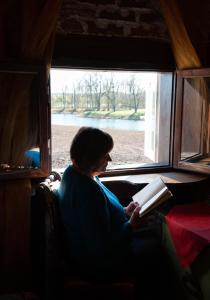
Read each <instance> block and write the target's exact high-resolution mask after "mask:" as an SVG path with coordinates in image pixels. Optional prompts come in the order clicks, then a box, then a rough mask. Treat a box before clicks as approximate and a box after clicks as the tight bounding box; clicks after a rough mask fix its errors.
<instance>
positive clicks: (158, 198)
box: [139, 187, 172, 216]
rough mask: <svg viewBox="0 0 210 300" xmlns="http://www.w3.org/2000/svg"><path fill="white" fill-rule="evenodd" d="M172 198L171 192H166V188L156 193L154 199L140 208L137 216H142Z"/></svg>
mask: <svg viewBox="0 0 210 300" xmlns="http://www.w3.org/2000/svg"><path fill="white" fill-rule="evenodd" d="M171 196H172V194H171V192H170V191H169V190H168V188H167V187H165V188H163V189H162V190H161V191H160V192H159V193H157V194H156V195H155V196H154V197H152V198H151V199H150V200H148V201H147V202H146V203H145V204H144V205H143V206H142V207H141V210H140V212H139V215H140V216H142V215H144V214H145V212H149V211H150V210H151V209H153V208H154V207H156V206H158V205H160V204H161V203H163V202H164V201H166V200H167V199H169V198H170V197H171Z"/></svg>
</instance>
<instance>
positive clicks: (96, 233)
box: [59, 127, 162, 298]
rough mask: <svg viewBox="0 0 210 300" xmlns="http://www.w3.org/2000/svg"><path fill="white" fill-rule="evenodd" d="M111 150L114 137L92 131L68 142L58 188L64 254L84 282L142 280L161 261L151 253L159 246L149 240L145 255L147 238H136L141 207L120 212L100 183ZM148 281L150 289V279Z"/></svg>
mask: <svg viewBox="0 0 210 300" xmlns="http://www.w3.org/2000/svg"><path fill="white" fill-rule="evenodd" d="M112 148H113V139H112V137H111V136H110V135H109V134H108V133H105V132H103V131H101V130H100V129H97V128H92V127H82V128H81V129H80V130H79V131H78V133H77V134H76V136H75V137H74V139H73V141H72V145H71V149H70V156H71V160H72V165H70V166H69V167H67V169H66V170H65V172H64V174H63V177H62V181H61V185H60V188H59V206H60V212H61V218H62V222H63V226H64V231H65V235H66V241H67V246H68V253H69V256H70V257H71V261H72V260H73V261H74V262H75V263H76V268H77V269H79V271H80V274H82V275H84V276H86V277H88V278H92V279H94V280H96V279H98V280H113V279H114V278H116V277H117V278H119V276H120V275H121V276H127V275H128V273H130V272H131V273H132V274H134V273H136V274H137V276H138V277H139V278H140V277H142V276H143V277H144V278H145V279H146V277H147V275H146V274H147V269H148V268H150V266H151V267H152V264H154V263H155V264H156V263H157V262H156V261H158V260H159V257H157V255H159V250H158V251H156V252H155V247H156V246H157V243H156V242H155V247H154V243H153V242H152V243H150V241H151V239H149V240H148V241H149V245H150V247H149V248H150V250H148V247H146V250H145V245H146V244H148V243H145V238H142V239H141V238H139V236H138V237H137V238H136V237H135V234H134V232H136V231H138V229H140V226H141V224H140V221H139V220H140V219H139V210H140V207H139V206H138V204H136V203H134V202H133V201H132V202H131V203H130V204H129V205H128V206H127V207H123V206H122V205H121V204H120V202H119V200H118V198H117V197H116V196H115V195H114V194H113V193H112V192H111V191H110V190H108V189H107V188H106V187H105V186H104V185H103V183H102V182H101V181H100V180H99V178H98V175H100V174H101V173H102V172H104V171H105V170H106V167H107V165H108V162H109V161H111V157H110V151H111V150H112ZM140 236H141V234H140ZM146 240H147V239H146ZM152 240H153V239H152ZM156 248H158V247H156ZM158 249H159V248H158ZM155 253H156V254H157V253H158V254H157V255H155ZM148 255H149V256H150V257H149V260H148V259H147V256H148ZM145 262H147V263H146V264H145ZM158 263H159V262H158ZM134 264H136V265H135V267H134V268H133V266H134ZM144 265H145V266H144ZM139 266H140V268H139ZM153 267H154V268H156V266H155V265H154V266H153ZM158 268H159V267H158ZM161 268H162V266H161ZM134 269H137V272H136V270H134ZM140 269H141V272H140ZM156 273H157V272H156V271H155V272H153V275H154V274H156ZM158 276H159V273H158ZM152 277H153V276H152ZM146 280H147V279H146ZM148 281H149V284H151V274H150V275H149V274H148ZM156 281H159V280H157V278H156ZM144 286H146V285H144ZM158 288H159V287H158ZM155 295H156V296H157V290H156V292H155ZM156 298H157V297H156Z"/></svg>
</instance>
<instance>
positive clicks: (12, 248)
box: [0, 0, 62, 292]
mask: <svg viewBox="0 0 210 300" xmlns="http://www.w3.org/2000/svg"><path fill="white" fill-rule="evenodd" d="M61 3H62V0H7V1H0V41H1V43H0V60H1V63H3V64H4V65H10V66H15V65H17V64H18V65H22V66H27V65H34V64H35V65H40V66H43V67H45V66H47V70H48V72H49V67H50V62H51V56H52V51H53V39H54V35H55V29H56V22H57V18H58V15H59V10H60V7H61ZM46 76H48V74H46ZM32 91H33V78H32V77H31V75H27V74H26V75H25V76H23V75H22V76H21V75H20V74H11V73H6V74H5V73H4V74H3V73H2V72H0V163H2V162H9V163H10V164H16V165H18V164H21V163H22V160H23V152H24V149H25V147H27V145H28V144H31V143H32V142H31V141H32V140H36V139H37V138H38V133H37V132H36V130H34V128H35V127H36V128H37V126H35V125H36V124H32V120H31V119H32V115H31V113H30V111H31V106H30V101H34V99H33V100H31V93H33V92H32ZM33 104H34V105H35V103H33ZM33 113H34V114H36V110H34V111H33ZM35 120H37V119H36V118H35ZM46 122H47V120H46ZM46 143H47V141H46ZM28 146H30V145H28ZM30 197H31V182H30V179H28V178H25V179H15V174H13V177H12V179H10V180H4V181H0V215H1V218H0V232H1V233H2V234H1V235H0V249H1V250H2V251H0V280H1V287H0V292H8V291H9V292H12V291H14V292H15V291H18V290H24V289H27V288H28V289H29V286H27V284H28V282H29V281H30V276H29V275H30V268H29V265H30V264H29V262H30V255H29V245H30Z"/></svg>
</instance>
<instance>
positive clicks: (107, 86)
mask: <svg viewBox="0 0 210 300" xmlns="http://www.w3.org/2000/svg"><path fill="white" fill-rule="evenodd" d="M51 98H52V108H53V109H55V110H57V111H60V112H62V111H79V110H96V111H100V110H106V111H116V110H127V109H129V110H133V111H134V112H135V113H136V112H137V110H138V109H141V108H144V107H145V89H144V88H143V87H142V86H141V85H140V83H139V81H138V79H137V77H136V75H135V74H132V75H130V76H129V77H127V78H126V80H123V81H122V80H119V79H118V78H117V77H116V76H114V75H113V73H110V76H103V75H102V74H101V73H97V72H95V73H93V72H91V73H88V75H87V76H85V77H84V78H82V79H81V80H80V81H77V82H74V81H73V79H72V80H71V85H70V86H67V85H65V86H64V87H63V89H62V92H60V93H54V94H52V96H51Z"/></svg>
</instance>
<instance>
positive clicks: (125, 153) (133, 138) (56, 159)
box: [52, 125, 151, 169]
mask: <svg viewBox="0 0 210 300" xmlns="http://www.w3.org/2000/svg"><path fill="white" fill-rule="evenodd" d="M78 129H79V127H77V126H67V125H52V167H53V168H54V169H55V168H64V167H66V166H67V165H68V164H69V162H70V160H69V149H70V143H71V141H72V139H73V137H74V135H75V134H76V132H77V131H78ZM104 130H105V131H106V132H108V133H109V134H111V136H112V137H113V139H114V143H115V146H114V149H113V150H112V152H111V157H112V160H113V162H112V163H111V165H120V164H125V163H126V164H133V163H150V162H151V161H150V160H149V159H148V158H146V157H145V156H144V131H134V130H121V129H109V128H107V129H104Z"/></svg>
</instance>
